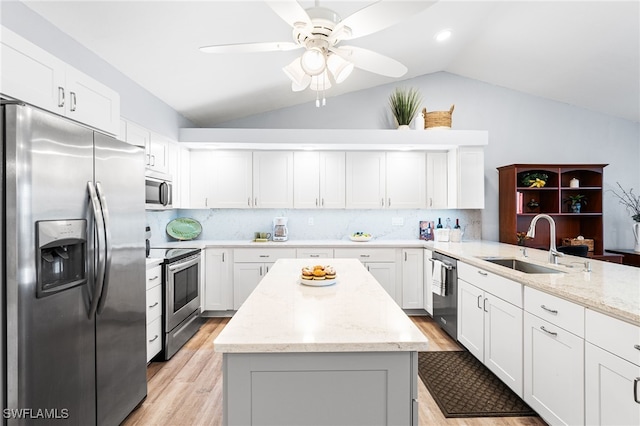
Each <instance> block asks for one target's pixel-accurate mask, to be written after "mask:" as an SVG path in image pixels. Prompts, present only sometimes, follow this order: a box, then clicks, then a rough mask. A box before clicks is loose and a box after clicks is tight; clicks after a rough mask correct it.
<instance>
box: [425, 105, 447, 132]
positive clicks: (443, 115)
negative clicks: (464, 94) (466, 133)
mask: <svg viewBox="0 0 640 426" xmlns="http://www.w3.org/2000/svg"><path fill="white" fill-rule="evenodd" d="M454 106H455V105H451V108H449V111H431V112H427V109H426V108H422V115H423V116H424V128H425V129H430V128H433V127H449V128H450V127H451V115H452V114H453V107H454Z"/></svg>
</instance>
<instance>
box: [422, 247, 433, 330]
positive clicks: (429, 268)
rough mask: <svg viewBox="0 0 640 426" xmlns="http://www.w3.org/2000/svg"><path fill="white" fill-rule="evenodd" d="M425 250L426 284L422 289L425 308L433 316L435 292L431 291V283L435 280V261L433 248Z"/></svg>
mask: <svg viewBox="0 0 640 426" xmlns="http://www.w3.org/2000/svg"><path fill="white" fill-rule="evenodd" d="M423 251H424V260H423V266H424V285H423V289H422V293H423V298H424V302H423V303H424V309H425V311H427V312H428V313H429V315H431V316H432V317H433V292H432V291H431V283H432V282H433V262H431V261H430V260H429V259H431V258H432V257H433V256H432V255H433V252H432V251H431V250H423Z"/></svg>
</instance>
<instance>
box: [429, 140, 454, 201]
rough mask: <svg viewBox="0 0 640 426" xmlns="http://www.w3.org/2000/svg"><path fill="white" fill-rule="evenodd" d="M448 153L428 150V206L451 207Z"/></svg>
mask: <svg viewBox="0 0 640 426" xmlns="http://www.w3.org/2000/svg"><path fill="white" fill-rule="evenodd" d="M448 162H449V160H448V155H447V153H446V152H427V170H426V173H427V208H429V209H446V208H448V207H449V198H448V194H449V190H448V185H449V183H448V182H449V180H448V170H449V167H448Z"/></svg>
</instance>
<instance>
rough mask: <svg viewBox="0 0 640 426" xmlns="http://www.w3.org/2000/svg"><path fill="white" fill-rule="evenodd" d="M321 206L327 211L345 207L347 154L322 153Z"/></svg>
mask: <svg viewBox="0 0 640 426" xmlns="http://www.w3.org/2000/svg"><path fill="white" fill-rule="evenodd" d="M319 204H320V206H321V207H323V208H326V209H343V208H344V207H345V153H344V152H321V153H320V203H319Z"/></svg>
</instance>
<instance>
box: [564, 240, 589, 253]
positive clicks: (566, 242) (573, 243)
mask: <svg viewBox="0 0 640 426" xmlns="http://www.w3.org/2000/svg"><path fill="white" fill-rule="evenodd" d="M562 245H563V246H587V247H589V251H593V248H594V247H593V240H592V239H591V238H585V239H584V240H578V239H577V238H563V239H562Z"/></svg>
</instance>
